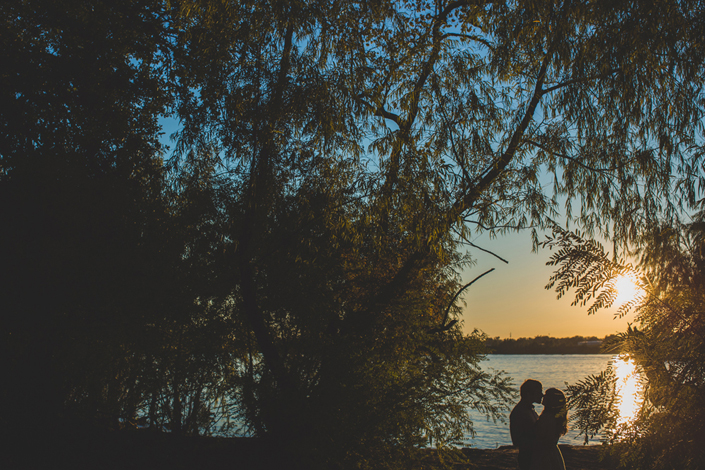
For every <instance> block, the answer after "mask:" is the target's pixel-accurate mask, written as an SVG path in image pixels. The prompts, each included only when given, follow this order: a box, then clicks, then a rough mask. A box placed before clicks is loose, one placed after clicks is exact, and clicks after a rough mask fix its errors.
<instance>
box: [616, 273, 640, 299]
mask: <svg viewBox="0 0 705 470" xmlns="http://www.w3.org/2000/svg"><path fill="white" fill-rule="evenodd" d="M614 287H615V289H617V298H616V299H615V301H614V305H615V306H617V307H619V306H620V305H624V304H626V303H627V302H630V301H632V300H634V299H636V298H637V297H638V296H640V295H641V293H642V290H641V288H640V287H639V286H638V285H637V284H636V282H635V279H634V277H633V276H630V275H627V274H623V275H621V276H619V277H617V279H615V281H614Z"/></svg>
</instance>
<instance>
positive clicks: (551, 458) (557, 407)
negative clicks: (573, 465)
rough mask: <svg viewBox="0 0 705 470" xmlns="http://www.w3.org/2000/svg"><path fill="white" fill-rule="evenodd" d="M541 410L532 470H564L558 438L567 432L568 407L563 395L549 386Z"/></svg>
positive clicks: (537, 425) (537, 424)
mask: <svg viewBox="0 0 705 470" xmlns="http://www.w3.org/2000/svg"><path fill="white" fill-rule="evenodd" d="M542 403H543V411H542V412H541V416H539V420H538V421H537V422H536V441H535V442H536V444H535V446H536V447H535V449H534V455H533V461H532V464H531V469H532V470H565V462H564V461H563V455H562V454H561V451H560V449H559V448H558V439H559V438H560V437H561V436H562V435H564V434H565V433H566V432H568V408H567V406H566V400H565V395H564V394H563V392H561V391H560V390H558V389H557V388H549V389H548V390H546V393H545V394H544V396H543V402H542Z"/></svg>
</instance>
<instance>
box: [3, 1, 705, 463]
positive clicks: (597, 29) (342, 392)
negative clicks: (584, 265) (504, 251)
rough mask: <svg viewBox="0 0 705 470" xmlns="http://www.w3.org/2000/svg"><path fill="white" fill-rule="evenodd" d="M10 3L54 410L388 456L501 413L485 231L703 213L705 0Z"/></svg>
mask: <svg viewBox="0 0 705 470" xmlns="http://www.w3.org/2000/svg"><path fill="white" fill-rule="evenodd" d="M69 3H70V4H69ZM0 8H1V9H2V10H1V11H2V13H3V18H4V19H3V21H4V22H5V23H6V24H7V28H5V32H3V33H2V34H3V36H2V45H3V46H5V47H3V63H7V64H9V66H8V67H4V68H3V72H2V75H1V76H0V78H1V79H2V83H0V84H1V85H3V86H2V90H3V91H2V93H3V94H2V100H3V101H2V103H3V106H2V114H1V116H0V119H1V120H0V124H1V125H2V136H0V159H1V160H0V165H1V167H0V191H2V204H3V212H2V214H3V221H5V222H7V223H3V224H2V226H3V230H4V231H3V232H2V233H3V235H2V236H3V239H2V245H3V254H2V256H3V261H4V264H3V266H5V267H4V268H3V270H4V271H3V287H4V288H7V290H8V292H10V294H9V295H6V296H3V300H2V302H3V309H4V310H5V311H7V312H10V313H9V314H8V315H7V319H8V320H6V319H5V318H4V319H3V322H4V323H3V326H5V327H6V328H4V332H5V333H3V334H5V339H6V340H7V341H6V344H7V345H8V346H7V348H6V351H7V354H8V357H10V358H12V359H11V360H10V364H11V365H12V366H11V369H12V371H13V372H12V374H11V376H12V377H15V379H14V380H15V381H16V382H24V381H27V384H28V386H29V387H30V388H32V389H34V390H41V392H37V393H39V395H37V396H36V397H34V398H27V399H26V401H27V402H37V401H42V402H43V403H45V404H46V409H43V411H42V412H41V413H39V414H41V415H47V416H54V417H55V418H57V419H64V418H65V417H67V416H82V417H83V418H88V419H93V420H100V421H102V422H109V423H112V424H111V425H113V426H119V425H124V424H125V423H127V422H130V421H133V420H135V419H139V420H142V421H145V422H146V424H148V425H149V427H150V428H151V429H168V430H170V431H171V432H174V433H189V434H208V433H212V432H215V431H227V430H228V429H232V428H238V427H242V428H244V429H245V430H247V431H249V432H250V433H252V434H254V435H258V436H269V437H272V438H274V439H276V440H279V441H280V442H282V445H283V446H284V448H285V450H288V451H290V452H291V453H293V454H297V453H298V460H299V461H300V462H301V465H310V466H314V467H315V466H325V465H332V464H334V463H337V464H342V465H351V466H353V465H357V466H363V467H364V466H365V465H368V466H369V465H371V464H372V461H371V460H370V456H372V455H375V456H377V457H379V458H380V459H381V460H378V461H377V462H378V463H379V464H380V465H382V462H383V461H385V460H384V459H383V457H384V458H386V461H388V462H394V459H390V458H389V456H390V455H392V454H391V453H390V452H392V451H394V450H399V449H408V448H410V447H413V446H416V445H422V444H424V443H428V442H429V441H431V442H433V443H438V444H446V443H449V442H453V441H456V440H458V439H459V438H460V437H461V436H462V434H463V432H470V430H471V422H470V420H469V417H468V415H467V413H466V410H467V408H468V407H470V408H476V409H479V410H481V411H483V412H486V413H487V414H488V415H489V416H497V415H498V413H499V412H500V411H501V410H502V409H503V407H504V406H506V400H507V397H508V394H509V392H508V389H507V384H506V383H505V382H504V381H503V379H502V378H501V376H492V375H490V374H488V373H486V372H484V371H482V369H481V368H480V366H479V361H480V360H481V359H482V357H483V354H484V352H483V349H482V347H481V344H482V343H483V339H484V336H483V335H482V333H481V332H474V333H472V334H470V335H463V333H462V323H460V322H457V321H456V320H459V314H460V309H459V307H458V305H456V304H455V299H456V295H455V294H456V293H457V291H458V289H459V288H460V285H459V277H458V273H459V271H460V270H461V269H462V268H463V267H466V266H467V265H469V264H470V263H471V259H470V257H469V255H468V254H467V253H465V249H464V243H466V242H467V243H471V240H472V236H473V233H474V232H475V231H490V232H491V233H492V234H498V233H502V232H505V231H508V230H514V229H521V228H530V227H531V228H539V227H542V226H545V225H546V224H547V223H549V222H550V219H551V218H554V217H555V216H556V215H557V214H558V211H559V209H560V206H559V204H560V203H565V207H566V209H567V212H568V216H569V217H573V216H575V217H573V218H574V220H575V221H576V223H578V224H579V225H581V226H583V227H584V228H585V229H586V230H587V231H588V232H600V233H603V234H607V235H613V236H614V238H615V239H617V240H619V241H620V242H627V241H631V240H634V239H636V238H637V237H638V236H640V234H641V230H642V229H643V228H644V227H648V226H649V224H651V223H653V222H654V221H655V220H657V219H658V217H659V216H660V215H665V216H670V215H672V214H673V213H675V212H676V211H677V210H678V209H680V208H681V207H685V208H687V207H689V206H691V205H692V204H694V202H695V200H696V199H697V198H698V197H699V196H700V193H699V191H700V188H699V187H698V184H699V178H700V177H701V175H702V171H701V170H702V168H701V160H700V158H701V148H700V147H699V146H698V145H699V142H701V141H700V140H698V139H700V138H701V137H702V136H701V134H702V126H699V124H698V123H699V122H700V120H701V119H702V113H703V106H702V82H703V80H702V78H703V77H702V73H703V67H702V65H703V63H702V62H703V57H704V56H705V54H703V51H702V43H701V42H700V41H699V39H698V38H700V37H702V32H703V21H702V18H703V17H705V15H703V14H702V13H703V11H702V10H703V6H702V5H701V2H696V1H684V2H680V3H677V4H673V2H650V3H649V4H642V3H641V2H628V1H624V2H616V3H615V2H611V1H610V2H608V1H599V2H569V1H565V2H553V1H518V2H493V3H485V2H473V1H441V0H439V1H435V2H425V1H373V2H369V1H364V2H358V1H348V0H346V1H332V2H331V1H325V2H324V1H316V0H314V1H310V2H288V1H277V0H271V1H229V0H218V1H191V0H183V1H170V2H160V1H156V0H151V1H147V0H145V1H138V0H135V1H130V2H121V3H120V5H113V4H108V3H104V2H98V1H95V2H84V3H83V4H81V5H75V4H74V3H71V2H68V3H66V5H64V2H53V3H51V5H49V3H48V2H43V1H29V2H26V1H24V2H22V1H19V0H18V1H10V2H5V3H4V4H3V6H2V7H0ZM656 32H657V33H658V34H655V33H656ZM6 70H9V72H6ZM167 114H169V115H170V116H172V117H173V118H175V119H176V120H177V121H178V122H179V130H178V132H177V133H176V135H175V151H174V153H173V154H172V155H170V156H169V158H167V159H166V161H164V160H163V159H164V158H165V155H164V154H163V153H162V149H161V148H160V145H159V144H158V140H157V137H158V132H159V126H158V118H159V117H162V116H164V115H167ZM14 116H18V118H17V119H15V118H14ZM551 177H552V178H553V181H552V184H547V183H548V179H549V178H551ZM17 201H21V202H17ZM573 205H577V206H578V207H579V209H578V211H577V213H573V212H572V208H573ZM5 209H7V210H5ZM8 227H9V228H8ZM38 286H42V288H43V289H44V292H45V295H33V294H34V293H35V292H36V290H37V287H38ZM48 357H51V358H52V359H51V360H50V361H45V360H44V359H45V358H48ZM37 371H39V372H37ZM18 390H19V389H18ZM20 396H25V397H27V396H29V395H23V394H22V393H21V392H20V393H18V394H16V395H13V396H12V397H11V398H8V400H9V401H12V400H17V399H19V398H20ZM47 396H51V397H53V399H54V401H51V400H50V401H47V400H44V398H46V397H47ZM16 418H18V417H16ZM399 462H401V461H399Z"/></svg>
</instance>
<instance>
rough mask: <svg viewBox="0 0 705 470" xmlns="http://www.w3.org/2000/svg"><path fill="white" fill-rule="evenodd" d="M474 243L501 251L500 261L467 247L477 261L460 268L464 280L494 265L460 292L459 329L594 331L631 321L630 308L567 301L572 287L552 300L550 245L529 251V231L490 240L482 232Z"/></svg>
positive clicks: (617, 328)
mask: <svg viewBox="0 0 705 470" xmlns="http://www.w3.org/2000/svg"><path fill="white" fill-rule="evenodd" d="M474 243H475V244H476V245H478V246H481V247H482V248H485V249H488V250H491V251H493V252H495V253H497V254H498V255H499V256H501V257H503V258H504V259H506V260H507V261H509V264H505V263H503V262H501V261H500V260H498V259H496V258H495V257H493V256H491V255H488V254H485V253H482V252H480V251H479V250H472V251H471V254H472V255H473V258H475V259H477V264H476V265H475V266H473V267H471V268H470V269H468V270H466V271H465V272H464V273H463V281H464V283H467V282H470V281H471V280H472V279H474V278H475V277H476V276H478V275H479V274H482V273H483V272H485V271H487V270H488V269H491V268H495V270H494V271H493V272H491V273H490V274H488V275H486V276H484V277H483V278H482V279H480V280H478V281H477V282H475V284H473V285H472V286H470V287H468V289H467V290H466V291H465V292H464V293H463V294H462V296H461V297H462V299H463V300H464V301H465V303H466V304H467V306H466V307H465V308H464V314H463V318H462V320H463V322H464V325H463V329H464V330H465V331H466V332H470V331H472V330H473V328H478V329H480V330H482V331H484V332H485V333H487V334H488V335H490V336H492V337H494V336H500V337H502V338H508V337H509V336H510V334H511V337H512V338H519V337H522V336H523V337H533V336H538V335H548V336H553V337H569V336H576V335H580V336H597V337H600V338H601V337H604V336H605V335H608V334H612V333H617V332H621V331H624V330H625V329H626V328H627V323H628V322H630V321H633V317H634V315H633V313H632V314H629V315H628V316H626V317H624V318H619V319H615V318H614V313H615V311H616V309H614V308H613V309H610V310H600V311H598V312H597V313H596V314H594V315H588V314H587V306H585V307H580V306H571V305H570V304H571V302H572V301H573V298H574V295H572V294H574V292H571V293H569V294H567V295H565V296H564V297H563V298H561V299H560V300H556V293H555V291H553V290H551V291H547V290H546V289H544V286H545V285H546V284H547V282H548V279H549V277H550V276H551V273H552V271H553V268H552V267H549V266H546V261H548V259H549V257H550V256H551V252H550V251H549V250H540V251H539V252H538V253H532V252H531V238H530V233H529V232H528V231H526V232H524V233H521V234H511V235H507V236H504V237H501V238H496V239H494V240H490V239H489V237H487V236H485V235H483V236H481V237H479V238H477V239H476V240H475V241H474Z"/></svg>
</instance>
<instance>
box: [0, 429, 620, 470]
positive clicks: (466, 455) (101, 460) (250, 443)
mask: <svg viewBox="0 0 705 470" xmlns="http://www.w3.org/2000/svg"><path fill="white" fill-rule="evenodd" d="M27 444H28V443H27V442H25V443H24V444H22V445H21V444H19V443H18V444H17V445H12V446H10V449H12V451H9V452H7V453H5V454H4V456H2V457H0V460H2V462H0V468H3V469H7V470H25V469H27V470H29V469H31V470H42V469H49V468H51V469H54V468H75V469H81V470H91V469H96V470H98V469H100V470H103V469H105V470H108V469H109V470H128V469H130V470H193V469H199V470H216V469H217V470H220V469H223V468H228V469H233V470H240V469H242V470H270V469H273V468H275V469H277V470H286V468H287V461H286V459H285V458H284V456H283V455H281V452H277V449H276V448H273V447H272V446H271V445H269V444H267V443H266V442H265V441H261V440H257V439H247V438H199V437H188V438H187V437H181V438H179V437H176V436H172V435H170V434H163V433H150V432H143V431H138V432H106V433H101V432H98V433H95V432H92V433H81V432H75V433H65V434H63V435H61V434H54V436H53V437H51V436H47V435H44V436H35V437H34V438H33V439H32V440H31V442H30V443H29V445H30V446H31V447H28V446H27ZM560 448H561V451H562V453H563V456H564V458H565V462H566V469H567V470H614V469H615V466H614V465H609V464H607V463H604V462H601V459H600V457H601V450H602V449H601V446H570V445H561V446H560ZM26 449H31V450H30V451H27V450H26ZM516 453H517V451H516V449H513V448H512V447H511V446H503V447H500V448H498V449H474V448H465V449H462V450H460V451H459V452H456V453H445V454H439V453H438V452H437V451H435V450H430V449H429V450H425V451H422V452H421V455H420V456H419V458H418V459H417V460H416V461H415V462H414V463H413V464H412V466H411V467H410V470H440V469H453V470H515V469H516Z"/></svg>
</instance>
